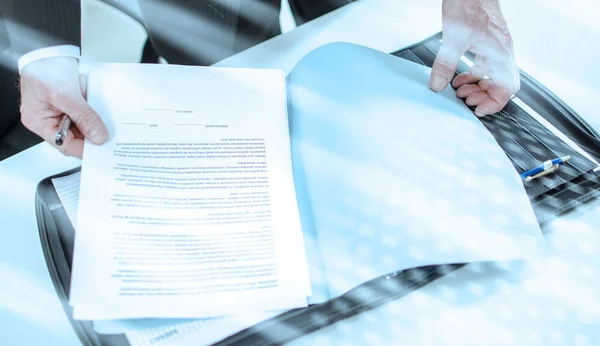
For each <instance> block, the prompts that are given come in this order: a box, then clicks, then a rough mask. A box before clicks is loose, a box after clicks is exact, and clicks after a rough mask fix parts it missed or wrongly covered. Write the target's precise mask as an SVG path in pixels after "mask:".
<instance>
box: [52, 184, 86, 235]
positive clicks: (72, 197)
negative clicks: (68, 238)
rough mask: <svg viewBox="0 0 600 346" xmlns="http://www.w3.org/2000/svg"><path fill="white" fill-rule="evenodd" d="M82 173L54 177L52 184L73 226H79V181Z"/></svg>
mask: <svg viewBox="0 0 600 346" xmlns="http://www.w3.org/2000/svg"><path fill="white" fill-rule="evenodd" d="M80 179H81V173H80V172H77V173H75V174H71V175H67V176H64V177H59V178H54V179H52V185H54V189H55V190H56V193H57V194H58V198H59V199H60V202H61V203H62V205H63V208H64V209H65V212H66V213H67V217H68V218H69V221H71V224H72V225H73V228H76V226H77V208H78V207H79V181H80Z"/></svg>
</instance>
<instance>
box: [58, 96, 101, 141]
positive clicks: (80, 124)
mask: <svg viewBox="0 0 600 346" xmlns="http://www.w3.org/2000/svg"><path fill="white" fill-rule="evenodd" d="M56 103H57V104H55V107H57V108H58V109H59V110H61V111H62V112H64V113H65V114H67V115H68V116H69V117H70V118H71V120H72V121H73V122H74V123H75V125H76V126H77V128H78V129H79V131H80V132H81V134H83V135H84V136H85V138H87V139H89V140H90V141H91V142H93V143H94V144H103V143H105V142H106V141H107V140H108V130H107V129H106V126H105V125H104V123H103V122H102V120H101V119H100V117H99V116H98V114H96V112H95V111H94V110H93V109H92V107H90V105H89V104H88V103H87V102H86V101H85V99H84V98H83V96H82V95H80V94H77V95H68V96H66V95H63V96H62V97H61V98H60V99H59V100H58V101H57V102H56Z"/></svg>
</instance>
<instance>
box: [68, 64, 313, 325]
mask: <svg viewBox="0 0 600 346" xmlns="http://www.w3.org/2000/svg"><path fill="white" fill-rule="evenodd" d="M88 102H89V103H90V105H91V106H92V107H93V108H94V109H95V110H96V111H97V112H98V114H100V115H101V117H102V119H103V121H104V122H105V124H106V125H107V127H108V129H109V132H110V140H109V141H108V142H107V143H106V144H104V145H102V146H96V145H93V144H90V143H86V145H85V149H84V157H83V165H82V175H81V192H80V201H79V215H78V222H77V224H78V227H77V235H76V237H75V253H74V265H73V275H72V276H73V278H72V288H71V300H70V302H71V305H72V306H73V307H74V317H75V318H76V319H125V318H203V317H220V316H226V315H231V314H239V313H244V312H259V311H267V310H279V309H289V308H295V307H300V306H305V305H306V297H307V296H308V295H310V282H309V279H308V266H307V263H306V255H305V250H304V245H303V239H302V232H301V227H300V222H299V216H298V209H297V205H296V197H295V192H294V185H293V176H292V168H291V159H290V149H289V134H288V124H287V115H286V108H285V104H286V102H285V87H284V79H283V74H282V73H281V71H276V70H245V69H225V68H204V67H185V66H173V65H137V64H131V65H129V64H115V65H104V66H102V67H100V68H98V69H97V70H92V71H90V74H89V80H88Z"/></svg>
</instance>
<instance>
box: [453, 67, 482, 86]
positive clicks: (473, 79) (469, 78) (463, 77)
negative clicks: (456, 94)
mask: <svg viewBox="0 0 600 346" xmlns="http://www.w3.org/2000/svg"><path fill="white" fill-rule="evenodd" d="M480 80H481V78H480V77H479V76H476V75H474V74H473V73H471V71H469V72H463V73H461V74H459V75H458V76H456V78H454V82H452V85H453V86H454V87H455V88H460V87H461V86H463V85H465V84H477V83H478V82H479V81H480Z"/></svg>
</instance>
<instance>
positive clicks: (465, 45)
mask: <svg viewBox="0 0 600 346" xmlns="http://www.w3.org/2000/svg"><path fill="white" fill-rule="evenodd" d="M442 18H443V20H442V26H443V38H442V47H441V48H440V51H439V53H438V55H437V57H436V59H435V63H434V64H433V68H432V72H431V80H430V87H431V89H432V90H434V91H441V90H443V89H444V88H446V86H447V85H448V84H449V83H450V81H451V80H452V78H453V77H454V74H455V73H456V69H457V67H458V64H459V61H460V58H461V56H462V55H463V54H464V53H465V52H467V51H471V52H473V53H474V54H475V65H474V66H473V67H472V68H471V70H470V71H469V72H465V73H461V74H460V75H458V76H457V77H456V78H455V79H454V83H453V85H454V87H455V88H458V90H457V91H456V95H457V96H458V97H460V98H463V99H466V103H467V105H469V106H476V109H475V114H476V115H477V116H480V117H481V116H484V115H488V114H493V113H496V112H499V111H501V110H502V109H503V108H504V106H506V104H507V103H508V101H509V100H510V98H511V97H512V95H514V94H516V93H517V91H519V89H520V81H519V71H518V68H517V64H516V62H515V57H514V48H513V41H512V38H511V36H510V33H509V31H508V26H507V25H506V21H505V20H504V17H503V16H502V12H501V11H500V5H499V4H498V0H444V1H443V5H442ZM485 76H487V77H488V78H485V79H484V77H485Z"/></svg>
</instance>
